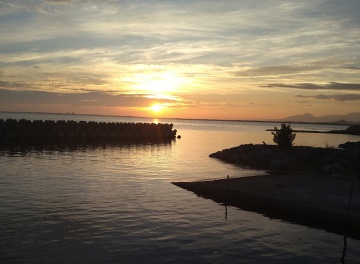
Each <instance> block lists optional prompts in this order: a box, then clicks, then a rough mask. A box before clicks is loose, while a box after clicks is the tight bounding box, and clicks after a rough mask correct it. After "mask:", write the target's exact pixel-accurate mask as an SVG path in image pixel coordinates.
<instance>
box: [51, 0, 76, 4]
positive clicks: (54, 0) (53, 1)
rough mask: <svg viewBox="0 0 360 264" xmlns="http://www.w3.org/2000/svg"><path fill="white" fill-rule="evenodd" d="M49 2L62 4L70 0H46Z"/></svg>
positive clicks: (70, 0)
mask: <svg viewBox="0 0 360 264" xmlns="http://www.w3.org/2000/svg"><path fill="white" fill-rule="evenodd" d="M46 2H49V3H56V4H64V3H71V2H72V0H46Z"/></svg>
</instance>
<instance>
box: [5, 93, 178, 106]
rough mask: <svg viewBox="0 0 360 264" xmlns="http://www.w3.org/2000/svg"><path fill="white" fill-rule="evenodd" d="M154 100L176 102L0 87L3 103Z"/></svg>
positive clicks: (133, 102)
mask: <svg viewBox="0 0 360 264" xmlns="http://www.w3.org/2000/svg"><path fill="white" fill-rule="evenodd" d="M154 101H156V102H159V103H174V102H175V101H174V100H170V99H163V98H158V99H156V100H154V99H152V98H149V97H147V96H146V95H143V94H139V95H136V94H115V93H109V92H103V91H91V92H81V93H71V94H70V93H66V94H64V93H52V92H44V91H28V90H17V91H14V90H6V89H0V102H1V103H6V104H9V103H14V104H35V105H37V104H53V105H71V106H101V107H148V106H149V105H150V104H151V103H153V102H154Z"/></svg>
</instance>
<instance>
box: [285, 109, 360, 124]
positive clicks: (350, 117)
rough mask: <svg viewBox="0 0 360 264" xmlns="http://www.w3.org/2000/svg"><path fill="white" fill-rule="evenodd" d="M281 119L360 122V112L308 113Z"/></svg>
mask: <svg viewBox="0 0 360 264" xmlns="http://www.w3.org/2000/svg"><path fill="white" fill-rule="evenodd" d="M280 121H288V122H306V123H307V122H309V123H342V124H346V123H360V112H356V113H350V114H347V115H324V116H318V117H316V116H313V115H312V114H309V113H306V114H303V115H294V116H288V117H286V118H283V119H281V120H280Z"/></svg>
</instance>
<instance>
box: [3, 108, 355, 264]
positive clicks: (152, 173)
mask: <svg viewBox="0 0 360 264" xmlns="http://www.w3.org/2000/svg"><path fill="white" fill-rule="evenodd" d="M7 116H9V117H13V118H14V117H15V118H21V117H25V118H27V119H65V120H66V119H75V120H94V121H118V122H121V121H123V122H129V121H130V122H157V121H159V122H168V123H170V122H172V123H173V124H174V128H176V129H178V134H181V135H182V139H180V140H176V141H173V142H172V143H171V144H150V145H147V144H145V145H144V144H143V145H97V146H77V147H76V148H74V147H71V146H57V147H46V148H44V147H30V148H18V147H16V148H6V149H4V148H3V149H0V263H261V262H262V263H340V259H341V256H342V250H343V237H342V236H340V235H336V234H332V233H328V232H326V231H323V230H319V229H313V228H309V227H305V226H300V225H297V224H293V223H287V222H282V221H280V220H277V219H269V218H267V217H264V216H262V215H260V214H256V213H252V212H247V211H243V210H239V209H237V208H232V207H229V208H227V219H226V218H225V208H224V206H222V205H220V204H217V203H215V202H213V201H211V200H206V199H203V198H200V197H197V196H196V195H194V194H193V193H190V192H187V191H185V190H183V189H180V188H178V187H176V186H174V185H172V184H171V182H172V181H180V180H181V181H184V180H198V179H213V178H222V177H226V176H227V175H230V176H231V177H241V176H248V175H254V174H258V173H259V171H251V170H244V169H241V168H238V167H235V166H232V165H229V164H225V163H222V162H220V161H218V160H215V159H211V158H209V157H208V155H209V154H210V153H212V152H215V151H217V150H221V149H224V148H228V147H233V146H237V145H239V144H243V143H261V142H262V141H266V142H268V143H271V139H272V137H271V134H270V133H269V132H265V129H267V128H272V127H273V126H274V124H267V123H242V122H214V121H213V122H211V121H186V120H151V119H132V118H115V117H94V116H74V115H72V116H64V115H33V114H25V115H24V114H23V115H19V114H17V115H14V114H13V115H11V114H5V113H2V114H1V115H0V118H4V117H5V118H6V117H7ZM19 116H20V117H19ZM275 125H276V124H275ZM278 126H279V125H278ZM294 128H297V129H300V128H302V129H322V130H331V129H337V128H339V127H336V126H335V127H334V126H331V127H328V126H314V125H313V126H310V125H302V126H301V125H297V126H295V125H294ZM340 128H341V127H340ZM349 140H350V141H358V140H359V138H358V137H355V136H343V135H327V134H303V135H301V134H298V137H297V139H296V140H295V143H296V144H297V145H312V146H336V145H337V144H339V143H344V142H346V141H349ZM344 221H345V219H344ZM347 242H348V250H347V252H346V258H345V260H346V263H360V241H357V240H353V239H348V240H347Z"/></svg>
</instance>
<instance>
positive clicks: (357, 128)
mask: <svg viewBox="0 0 360 264" xmlns="http://www.w3.org/2000/svg"><path fill="white" fill-rule="evenodd" d="M328 133H331V134H346V135H360V125H352V126H349V127H348V128H347V129H345V130H331V131H329V132H328Z"/></svg>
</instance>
